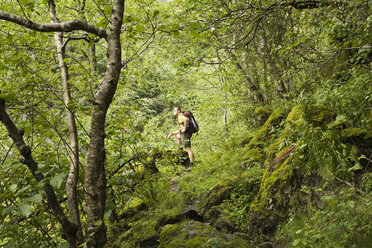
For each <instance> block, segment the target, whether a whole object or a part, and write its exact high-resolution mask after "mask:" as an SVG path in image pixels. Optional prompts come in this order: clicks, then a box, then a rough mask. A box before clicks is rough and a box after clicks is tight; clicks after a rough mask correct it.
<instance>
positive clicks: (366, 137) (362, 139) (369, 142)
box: [342, 128, 372, 148]
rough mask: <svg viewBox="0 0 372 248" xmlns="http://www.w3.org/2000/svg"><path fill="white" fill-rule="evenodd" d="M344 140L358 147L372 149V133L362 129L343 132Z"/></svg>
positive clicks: (350, 129) (349, 129)
mask: <svg viewBox="0 0 372 248" xmlns="http://www.w3.org/2000/svg"><path fill="white" fill-rule="evenodd" d="M342 138H343V140H344V141H345V142H347V143H351V144H355V145H356V146H358V147H365V148H371V147H372V132H371V131H368V130H366V129H361V128H347V129H344V130H342Z"/></svg>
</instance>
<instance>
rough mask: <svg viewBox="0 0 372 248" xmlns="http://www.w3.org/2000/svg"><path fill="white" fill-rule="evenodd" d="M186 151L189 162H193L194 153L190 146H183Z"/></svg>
mask: <svg viewBox="0 0 372 248" xmlns="http://www.w3.org/2000/svg"><path fill="white" fill-rule="evenodd" d="M185 150H186V152H187V153H188V154H189V159H190V163H194V153H193V152H192V150H191V147H185Z"/></svg>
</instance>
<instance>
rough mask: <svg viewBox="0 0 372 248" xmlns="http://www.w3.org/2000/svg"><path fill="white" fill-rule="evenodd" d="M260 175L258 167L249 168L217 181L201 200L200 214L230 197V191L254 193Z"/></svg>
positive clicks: (256, 189)
mask: <svg viewBox="0 0 372 248" xmlns="http://www.w3.org/2000/svg"><path fill="white" fill-rule="evenodd" d="M261 176H262V170H261V169H260V168H257V167H256V168H251V169H250V171H248V172H246V173H243V174H242V175H240V176H235V177H232V178H229V179H226V180H224V181H222V182H219V183H217V184H216V185H215V186H214V187H212V188H211V189H210V190H208V191H207V192H206V193H205V194H204V196H203V197H202V200H201V210H200V212H201V214H202V215H204V214H205V213H206V212H207V211H208V210H209V209H211V208H212V207H213V206H218V205H220V204H221V203H222V202H223V201H224V200H227V199H229V198H230V195H231V193H232V192H236V193H239V194H253V195H254V194H255V193H256V192H257V191H258V186H259V183H260V179H261Z"/></svg>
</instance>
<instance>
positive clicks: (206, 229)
mask: <svg viewBox="0 0 372 248" xmlns="http://www.w3.org/2000/svg"><path fill="white" fill-rule="evenodd" d="M173 247H180V248H181V247H183V248H191V247H192V248H194V247H195V248H197V247H210V248H212V247H237V248H239V247H241V248H248V247H250V245H249V242H248V241H247V240H245V239H243V238H241V237H240V236H239V235H234V234H225V233H222V232H219V231H218V230H216V229H215V228H213V227H212V226H210V225H208V224H205V223H201V222H197V221H190V220H186V221H183V222H181V223H178V224H172V225H167V226H165V227H164V229H163V230H162V232H161V233H160V245H159V248H173Z"/></svg>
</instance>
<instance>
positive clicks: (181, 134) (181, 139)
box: [168, 107, 194, 171]
mask: <svg viewBox="0 0 372 248" xmlns="http://www.w3.org/2000/svg"><path fill="white" fill-rule="evenodd" d="M173 115H174V116H176V117H177V123H178V124H179V129H178V130H177V131H174V132H171V133H170V134H169V135H168V139H170V137H171V136H172V135H174V136H175V138H176V140H177V144H178V146H181V145H182V146H183V147H184V148H185V150H186V152H187V154H188V155H189V160H190V166H189V167H188V168H187V170H188V171H189V170H191V167H192V166H193V165H194V153H193V152H192V150H191V142H190V138H191V136H192V133H191V132H186V129H187V125H188V121H189V118H190V117H189V116H186V115H184V114H183V113H182V112H181V109H180V108H179V107H175V108H174V109H173Z"/></svg>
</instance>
